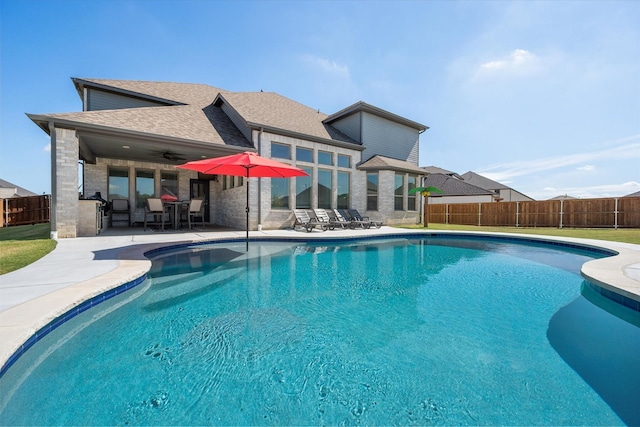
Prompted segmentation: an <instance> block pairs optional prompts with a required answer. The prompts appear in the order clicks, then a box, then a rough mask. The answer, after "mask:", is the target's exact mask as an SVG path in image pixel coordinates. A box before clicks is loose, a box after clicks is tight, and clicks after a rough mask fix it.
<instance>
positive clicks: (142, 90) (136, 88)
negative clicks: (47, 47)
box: [72, 77, 227, 107]
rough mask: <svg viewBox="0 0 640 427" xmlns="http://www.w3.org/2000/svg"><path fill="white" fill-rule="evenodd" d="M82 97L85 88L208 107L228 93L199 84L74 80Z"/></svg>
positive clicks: (170, 102) (169, 102)
mask: <svg viewBox="0 0 640 427" xmlns="http://www.w3.org/2000/svg"><path fill="white" fill-rule="evenodd" d="M72 80H73V83H74V84H75V86H76V89H77V90H78V92H79V94H80V96H81V97H82V88H83V87H84V86H91V87H96V88H99V89H103V90H107V91H111V92H116V93H122V94H123V95H129V96H131V95H133V96H138V97H141V98H147V99H151V100H156V101H163V102H166V103H168V104H185V105H197V106H200V107H206V106H207V105H209V104H211V103H212V102H213V100H214V99H215V98H216V96H217V95H218V94H219V93H221V92H223V93H224V92H227V91H225V90H224V89H220V88H217V87H214V86H209V85H205V84H198V83H174V82H150V81H143V80H108V79H81V78H76V77H74V78H72Z"/></svg>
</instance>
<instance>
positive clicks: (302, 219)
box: [293, 209, 329, 233]
mask: <svg viewBox="0 0 640 427" xmlns="http://www.w3.org/2000/svg"><path fill="white" fill-rule="evenodd" d="M293 213H294V215H295V216H296V222H295V223H294V224H293V228H294V229H296V228H298V227H304V229H305V230H307V233H311V231H313V229H314V228H316V227H319V228H320V229H321V230H322V231H326V230H327V229H329V224H326V223H324V222H321V221H318V220H317V219H315V218H314V219H312V218H311V217H310V216H309V213H308V212H307V211H305V210H304V209H294V210H293Z"/></svg>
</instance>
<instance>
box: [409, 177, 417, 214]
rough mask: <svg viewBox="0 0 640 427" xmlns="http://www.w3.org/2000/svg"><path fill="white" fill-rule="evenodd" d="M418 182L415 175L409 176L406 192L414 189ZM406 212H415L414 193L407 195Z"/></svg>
mask: <svg viewBox="0 0 640 427" xmlns="http://www.w3.org/2000/svg"><path fill="white" fill-rule="evenodd" d="M417 182H418V176H417V175H409V179H407V191H411V190H413V189H414V188H416V183H417ZM407 210H409V211H415V210H416V193H413V194H409V195H408V196H407Z"/></svg>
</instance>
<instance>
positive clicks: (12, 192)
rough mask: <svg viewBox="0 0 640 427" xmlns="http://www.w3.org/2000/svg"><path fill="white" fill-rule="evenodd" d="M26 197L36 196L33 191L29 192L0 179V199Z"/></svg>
mask: <svg viewBox="0 0 640 427" xmlns="http://www.w3.org/2000/svg"><path fill="white" fill-rule="evenodd" d="M28 196H37V194H36V193H34V192H33V191H29V190H27V189H25V188H22V187H20V186H19V185H15V184H12V183H10V182H9V181H5V180H4V179H0V199H8V198H10V197H28Z"/></svg>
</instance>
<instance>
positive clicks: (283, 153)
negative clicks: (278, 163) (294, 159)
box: [271, 142, 291, 160]
mask: <svg viewBox="0 0 640 427" xmlns="http://www.w3.org/2000/svg"><path fill="white" fill-rule="evenodd" d="M271 157H274V158H277V159H287V160H291V146H289V145H286V144H278V143H277V142H272V143H271Z"/></svg>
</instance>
